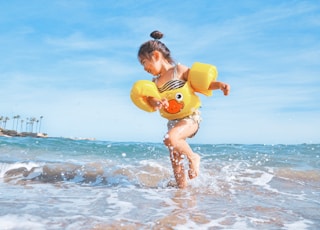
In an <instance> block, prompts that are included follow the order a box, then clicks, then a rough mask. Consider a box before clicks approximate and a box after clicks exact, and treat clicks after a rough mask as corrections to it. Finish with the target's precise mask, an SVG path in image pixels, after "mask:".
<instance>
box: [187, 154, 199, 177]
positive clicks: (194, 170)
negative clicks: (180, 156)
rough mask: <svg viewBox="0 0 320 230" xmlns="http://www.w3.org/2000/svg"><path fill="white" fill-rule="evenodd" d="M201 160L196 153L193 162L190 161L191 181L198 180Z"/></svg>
mask: <svg viewBox="0 0 320 230" xmlns="http://www.w3.org/2000/svg"><path fill="white" fill-rule="evenodd" d="M200 159H201V158H200V156H199V155H198V154H196V153H194V156H193V157H192V160H190V163H189V171H188V174H189V178H190V179H193V178H196V177H197V176H198V175H199V167H200Z"/></svg>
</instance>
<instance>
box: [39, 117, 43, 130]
mask: <svg viewBox="0 0 320 230" xmlns="http://www.w3.org/2000/svg"><path fill="white" fill-rule="evenodd" d="M42 118H43V116H40V123H39V133H40V131H41V120H42Z"/></svg>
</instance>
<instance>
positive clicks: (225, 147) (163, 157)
mask: <svg viewBox="0 0 320 230" xmlns="http://www.w3.org/2000/svg"><path fill="white" fill-rule="evenodd" d="M191 147H192V149H193V150H194V151H195V152H197V153H199V155H200V156H201V165H200V175H199V177H198V178H196V179H194V180H189V186H188V187H187V188H186V189H178V188H176V187H175V186H174V184H175V183H174V178H173V173H172V168H171V165H170V159H169V154H168V151H167V149H166V148H165V146H163V144H162V143H140V142H139V143H138V142H109V141H98V140H92V141H91V140H72V139H67V138H50V137H49V138H31V137H25V138H21V137H12V138H6V137H0V156H1V158H0V159H1V161H0V193H1V196H0V205H1V210H0V226H1V227H0V229H32V230H34V229H69V230H73V229H77V230H78V229H292V230H296V229H312V230H313V229H319V228H320V213H319V210H320V144H297V145H284V144H276V145H264V144H255V145H243V144H193V145H191ZM185 164H186V167H187V162H185Z"/></svg>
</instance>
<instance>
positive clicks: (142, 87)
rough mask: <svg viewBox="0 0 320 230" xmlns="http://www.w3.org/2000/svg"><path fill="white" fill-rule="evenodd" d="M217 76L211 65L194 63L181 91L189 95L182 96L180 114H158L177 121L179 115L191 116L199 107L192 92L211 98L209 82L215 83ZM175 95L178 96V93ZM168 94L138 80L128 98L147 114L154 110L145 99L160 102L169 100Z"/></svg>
mask: <svg viewBox="0 0 320 230" xmlns="http://www.w3.org/2000/svg"><path fill="white" fill-rule="evenodd" d="M217 75H218V72H217V69H216V67H214V66H213V65H209V64H204V63H199V62H195V63H194V64H193V65H192V67H191V68H190V70H189V75H188V82H186V86H185V87H183V89H181V90H187V94H190V96H188V95H186V94H185V96H184V101H183V103H184V105H186V107H185V109H184V110H183V111H181V114H178V113H180V112H177V113H175V114H168V113H166V112H163V111H160V114H161V115H162V116H163V117H165V118H168V119H169V120H171V119H178V118H180V115H181V116H188V115H190V114H192V112H193V111H194V109H196V108H195V107H198V106H200V105H201V103H200V99H199V98H198V97H197V96H196V95H195V93H194V92H198V93H202V94H204V95H206V96H211V95H212V90H209V87H210V84H211V82H213V81H216V79H217ZM187 85H190V87H189V86H188V87H187ZM177 90H178V89H177ZM177 90H174V91H172V92H176V91H177ZM177 93H178V94H179V92H177ZM170 94H172V93H171V91H165V92H163V93H161V94H160V93H159V91H158V88H157V86H156V84H155V83H154V82H152V81H148V80H139V81H137V82H136V83H134V85H133V87H132V89H131V94H130V97H131V100H132V102H133V103H134V104H135V105H136V106H137V107H139V108H140V109H142V110H144V111H147V112H154V111H155V109H154V108H153V107H152V106H150V105H149V103H148V101H147V97H154V98H157V99H159V100H161V98H167V99H168V100H169V99H170V98H168V95H170ZM188 107H192V109H188ZM186 109H188V111H186ZM189 110H190V112H189Z"/></svg>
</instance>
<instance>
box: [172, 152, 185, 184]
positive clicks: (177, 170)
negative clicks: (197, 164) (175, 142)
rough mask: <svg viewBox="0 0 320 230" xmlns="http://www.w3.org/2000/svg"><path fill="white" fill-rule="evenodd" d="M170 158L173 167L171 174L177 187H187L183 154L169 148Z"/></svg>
mask: <svg viewBox="0 0 320 230" xmlns="http://www.w3.org/2000/svg"><path fill="white" fill-rule="evenodd" d="M170 160H171V164H172V168H173V174H174V177H175V179H176V182H177V184H178V187H179V188H185V187H187V180H186V176H185V174H184V166H183V156H181V154H179V153H177V152H175V151H173V150H171V152H170Z"/></svg>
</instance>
